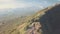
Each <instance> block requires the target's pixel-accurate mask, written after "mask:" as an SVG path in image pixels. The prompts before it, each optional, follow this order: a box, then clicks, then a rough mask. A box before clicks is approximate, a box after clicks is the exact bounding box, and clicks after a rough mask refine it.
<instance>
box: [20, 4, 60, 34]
mask: <svg viewBox="0 0 60 34" xmlns="http://www.w3.org/2000/svg"><path fill="white" fill-rule="evenodd" d="M59 17H60V4H57V5H55V6H53V7H47V8H45V9H43V10H41V11H39V12H37V13H36V14H34V15H32V16H30V17H28V18H27V19H26V21H25V22H24V24H22V27H21V25H20V26H19V32H20V34H41V33H43V34H57V33H59V32H60V29H59V28H60V23H59V22H60V21H59V20H60V18H59ZM36 24H37V25H36Z"/></svg>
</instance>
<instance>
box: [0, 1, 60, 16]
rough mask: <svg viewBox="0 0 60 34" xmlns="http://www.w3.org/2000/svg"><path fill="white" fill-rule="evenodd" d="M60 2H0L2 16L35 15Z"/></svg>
mask: <svg viewBox="0 0 60 34" xmlns="http://www.w3.org/2000/svg"><path fill="white" fill-rule="evenodd" d="M57 2H60V0H0V15H2V14H12V13H15V14H18V13H21V14H24V13H26V12H28V13H29V12H30V13H32V12H33V13H34V12H36V11H38V10H41V9H44V8H46V7H48V6H50V5H52V4H54V3H57Z"/></svg>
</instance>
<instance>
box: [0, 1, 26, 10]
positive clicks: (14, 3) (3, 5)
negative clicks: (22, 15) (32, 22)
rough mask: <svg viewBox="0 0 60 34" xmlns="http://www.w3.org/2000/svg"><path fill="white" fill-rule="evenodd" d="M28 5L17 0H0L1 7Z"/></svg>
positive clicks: (22, 6)
mask: <svg viewBox="0 0 60 34" xmlns="http://www.w3.org/2000/svg"><path fill="white" fill-rule="evenodd" d="M24 7H26V4H25V3H22V2H20V3H18V2H16V1H15V0H0V9H8V8H24Z"/></svg>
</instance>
